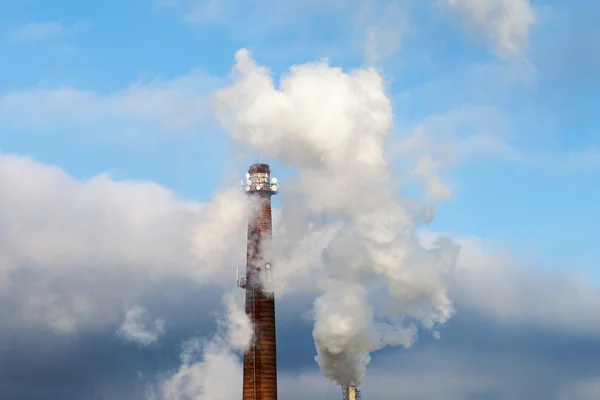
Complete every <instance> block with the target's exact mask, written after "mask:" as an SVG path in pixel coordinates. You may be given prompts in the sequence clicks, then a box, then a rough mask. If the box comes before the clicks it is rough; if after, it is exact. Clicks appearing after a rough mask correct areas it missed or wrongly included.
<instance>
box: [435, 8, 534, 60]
mask: <svg viewBox="0 0 600 400" xmlns="http://www.w3.org/2000/svg"><path fill="white" fill-rule="evenodd" d="M443 2H444V3H447V4H448V5H450V6H451V7H454V8H456V9H457V10H458V11H460V12H461V13H463V14H464V15H465V17H466V19H467V21H468V24H469V25H471V26H472V27H473V28H474V29H476V30H477V31H478V32H483V33H484V34H485V35H487V36H488V38H489V39H490V40H491V42H492V46H493V49H494V51H495V52H496V53H497V54H498V55H499V56H501V57H507V56H513V55H516V54H519V53H521V52H522V51H523V50H525V49H526V47H527V45H528V40H529V30H530V29H531V26H532V25H533V23H534V22H535V20H536V17H535V13H534V11H533V9H532V7H531V4H530V2H529V0H443Z"/></svg>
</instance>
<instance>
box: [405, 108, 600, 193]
mask: <svg viewBox="0 0 600 400" xmlns="http://www.w3.org/2000/svg"><path fill="white" fill-rule="evenodd" d="M401 137H402V139H401V140H399V141H398V143H397V144H396V145H395V147H394V149H393V152H394V153H396V152H397V153H399V154H401V155H402V158H403V160H414V159H415V158H417V159H418V158H420V159H421V161H422V162H423V160H427V157H430V158H431V160H429V161H426V162H425V165H426V166H428V167H429V168H424V167H423V168H422V169H421V170H417V171H416V172H415V173H418V172H421V173H422V175H423V176H424V177H425V178H426V181H428V182H429V187H430V190H432V191H435V192H437V193H441V194H445V193H446V192H445V190H444V188H443V184H442V183H441V182H440V181H439V178H438V176H437V171H438V170H444V168H443V167H448V166H449V165H451V164H453V163H462V162H467V161H472V160H477V161H481V160H496V161H499V162H503V163H507V164H514V165H521V166H525V167H528V168H532V169H535V170H540V171H543V172H547V173H555V174H560V173H572V172H580V171H590V170H595V169H597V168H598V167H600V149H598V148H596V147H589V148H587V149H583V150H571V151H557V150H552V149H549V148H546V149H545V148H543V147H542V146H539V147H537V148H535V149H534V148H525V147H524V146H518V145H517V143H518V142H519V139H520V138H519V137H518V136H517V135H516V128H515V127H514V126H513V124H512V123H511V120H510V118H509V117H508V116H507V114H506V113H504V112H503V111H502V110H501V109H499V108H496V107H477V106H462V107H459V108H456V109H454V110H451V111H448V112H445V113H440V114H431V115H429V116H428V117H426V118H425V119H423V120H421V121H420V122H419V123H418V125H417V126H416V127H414V128H412V129H410V130H408V132H403V133H402V135H401ZM425 172H428V173H425Z"/></svg>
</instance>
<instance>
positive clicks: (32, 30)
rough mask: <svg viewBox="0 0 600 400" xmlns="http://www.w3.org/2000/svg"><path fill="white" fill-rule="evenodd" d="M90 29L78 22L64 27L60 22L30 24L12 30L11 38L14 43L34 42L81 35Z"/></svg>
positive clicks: (88, 26)
mask: <svg viewBox="0 0 600 400" xmlns="http://www.w3.org/2000/svg"><path fill="white" fill-rule="evenodd" d="M90 27H91V25H90V23H89V22H78V23H76V24H74V25H71V26H69V25H66V24H65V23H64V22H62V21H38V22H30V23H28V24H25V25H23V26H21V27H19V28H16V29H14V30H13V31H12V32H11V38H12V40H14V41H15V42H34V41H39V40H45V39H51V38H57V37H62V36H67V35H71V34H76V33H82V32H85V31H87V30H88V29H90Z"/></svg>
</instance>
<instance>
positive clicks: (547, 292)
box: [454, 238, 600, 337]
mask: <svg viewBox="0 0 600 400" xmlns="http://www.w3.org/2000/svg"><path fill="white" fill-rule="evenodd" d="M458 242H459V243H460V244H461V253H460V255H459V259H458V263H457V270H456V272H455V276H454V282H455V285H456V287H455V292H456V298H457V301H459V302H462V304H464V305H465V306H466V307H468V309H469V310H470V311H473V312H477V313H479V314H480V315H481V316H482V317H484V318H487V319H489V320H490V321H494V322H496V323H500V324H507V325H515V326H532V325H533V326H537V327H540V328H543V329H545V330H551V331H557V332H563V333H569V334H583V335H589V336H591V337H600V307H599V306H598V304H600V288H598V287H597V286H595V285H594V284H593V283H592V281H591V279H590V277H589V276H588V275H586V274H585V273H583V271H577V270H572V269H569V266H565V267H564V268H563V269H560V270H552V271H540V270H539V269H537V270H536V268H535V267H534V266H531V265H519V263H518V262H516V261H515V260H514V258H512V257H511V256H510V255H509V254H505V253H503V252H502V251H500V250H498V249H494V247H493V244H490V243H486V241H483V240H481V239H477V238H463V239H458Z"/></svg>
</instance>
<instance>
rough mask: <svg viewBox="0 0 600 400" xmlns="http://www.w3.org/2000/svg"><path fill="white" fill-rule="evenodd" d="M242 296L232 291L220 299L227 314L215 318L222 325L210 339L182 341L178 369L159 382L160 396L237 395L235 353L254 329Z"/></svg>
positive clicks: (191, 399)
mask: <svg viewBox="0 0 600 400" xmlns="http://www.w3.org/2000/svg"><path fill="white" fill-rule="evenodd" d="M238 293H242V292H241V291H238ZM242 300H243V299H242V297H240V296H236V295H235V293H226V294H225V295H224V297H223V303H224V305H225V309H226V313H227V316H226V318H225V319H224V320H222V321H219V324H220V325H221V326H222V327H224V328H225V329H224V330H223V331H221V332H219V333H218V334H217V335H215V336H214V337H213V338H212V339H211V340H207V341H201V340H200V339H193V340H190V341H188V342H186V343H185V344H184V346H183V350H182V353H181V365H180V367H179V369H178V370H177V371H176V372H175V373H174V374H173V375H172V376H170V377H169V378H168V379H166V380H165V381H164V382H163V384H162V387H161V390H160V393H161V395H162V399H164V400H196V399H206V400H231V399H235V398H240V397H241V395H242V393H241V390H242V365H241V359H240V354H239V353H241V352H243V351H245V350H246V349H247V348H248V346H249V344H250V340H251V339H252V335H253V332H254V330H253V327H252V324H251V322H250V320H249V319H248V317H247V316H246V314H245V312H244V310H243V308H242ZM154 395H155V394H154Z"/></svg>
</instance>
